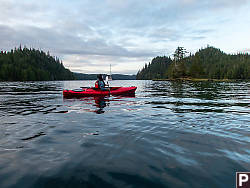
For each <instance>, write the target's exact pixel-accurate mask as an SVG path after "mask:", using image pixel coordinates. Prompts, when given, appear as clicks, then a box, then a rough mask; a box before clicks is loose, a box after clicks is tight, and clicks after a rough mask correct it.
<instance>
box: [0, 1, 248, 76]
mask: <svg viewBox="0 0 250 188" xmlns="http://www.w3.org/2000/svg"><path fill="white" fill-rule="evenodd" d="M0 4H1V6H0V17H1V20H0V41H1V45H0V49H1V50H9V49H11V48H14V47H15V46H19V45H20V44H23V45H26V46H27V47H34V48H40V49H43V50H44V51H50V52H51V53H52V54H54V55H56V56H59V57H60V58H61V59H62V60H63V62H64V64H65V66H66V67H68V68H70V69H71V70H72V71H78V72H85V73H88V72H91V73H92V72H93V73H94V72H100V70H103V71H108V69H109V64H112V69H113V71H114V72H117V73H136V72H137V71H138V69H139V68H141V67H142V65H143V64H144V63H146V62H148V61H150V60H151V59H152V58H153V57H154V56H157V55H171V54H172V53H173V51H174V49H175V48H176V47H177V46H179V45H181V46H185V47H186V48H187V49H188V50H189V51H195V50H197V49H198V48H200V47H202V46H205V45H206V44H211V45H214V46H216V47H220V48H222V49H223V50H226V51H228V52H232V51H234V50H235V51H237V50H239V49H244V48H249V46H247V45H248V44H249V42H250V41H249V39H248V40H246V39H244V37H245V38H246V37H247V33H248V31H249V30H250V27H249V26H247V25H249V24H246V23H249V21H250V19H249V18H250V16H249V13H248V12H249V11H247V10H249V8H250V3H249V2H248V1H247V0H238V1H234V0H210V1H209V0H202V1H198V0H177V1H176V0H142V1H135V0H127V1H123V0H103V1H98V0H84V1H80V0H75V1H48V0H45V1H41V2H37V1H34V0H27V1H17V0H0ZM230 28H231V31H230ZM232 28H233V29H232ZM229 38H230V39H233V40H231V42H229V40H228V39H229Z"/></svg>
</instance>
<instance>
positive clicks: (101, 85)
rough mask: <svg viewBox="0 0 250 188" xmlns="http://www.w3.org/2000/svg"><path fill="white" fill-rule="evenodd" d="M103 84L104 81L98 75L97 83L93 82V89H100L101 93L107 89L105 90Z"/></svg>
mask: <svg viewBox="0 0 250 188" xmlns="http://www.w3.org/2000/svg"><path fill="white" fill-rule="evenodd" d="M105 85H106V84H105V82H104V80H103V78H102V75H101V74H98V75H97V81H96V82H95V88H96V89H100V90H102V91H107V90H108V89H107V88H105Z"/></svg>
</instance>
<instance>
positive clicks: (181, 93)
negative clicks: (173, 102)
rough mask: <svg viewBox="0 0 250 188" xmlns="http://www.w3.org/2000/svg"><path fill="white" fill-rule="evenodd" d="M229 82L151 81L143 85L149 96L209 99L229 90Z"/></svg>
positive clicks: (221, 95) (218, 96)
mask: <svg viewBox="0 0 250 188" xmlns="http://www.w3.org/2000/svg"><path fill="white" fill-rule="evenodd" d="M230 85H231V83H223V82H211V81H201V82H189V81H153V82H151V83H150V84H147V85H145V91H146V92H150V93H149V96H168V97H174V98H198V99H205V100H211V99H216V98H221V97H223V95H224V93H226V92H228V91H231V90H232V89H233V88H232V87H230Z"/></svg>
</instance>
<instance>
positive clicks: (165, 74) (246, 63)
mask: <svg viewBox="0 0 250 188" xmlns="http://www.w3.org/2000/svg"><path fill="white" fill-rule="evenodd" d="M183 50H184V48H181V49H178V48H177V50H176V51H175V58H174V59H173V60H171V59H170V58H169V59H168V63H167V65H168V66H165V67H160V66H159V64H158V63H153V61H152V63H151V64H150V63H149V64H148V65H147V64H146V65H145V67H144V68H143V69H142V70H141V71H139V72H138V73H137V79H165V78H185V77H189V78H208V79H250V55H249V54H237V55H229V54H226V53H224V52H222V51H221V50H219V49H217V48H214V47H209V46H208V47H207V48H205V49H200V50H199V51H198V52H196V53H195V54H194V55H191V54H190V55H189V56H188V57H184V55H183V53H182V51H183ZM177 53H178V54H179V55H178V54H177ZM160 58H165V57H157V58H155V59H160ZM153 64H154V66H152V65H153ZM159 72H161V74H159Z"/></svg>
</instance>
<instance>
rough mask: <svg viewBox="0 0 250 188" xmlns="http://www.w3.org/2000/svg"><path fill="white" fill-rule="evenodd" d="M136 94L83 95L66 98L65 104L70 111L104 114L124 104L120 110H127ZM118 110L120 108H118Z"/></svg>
mask: <svg viewBox="0 0 250 188" xmlns="http://www.w3.org/2000/svg"><path fill="white" fill-rule="evenodd" d="M133 98H135V96H102V97H100V96H98V97H83V98H73V99H67V98H64V99H63V101H64V104H65V106H66V107H67V108H68V112H69V113H70V112H77V113H85V112H94V113H96V114H103V113H105V112H109V111H114V110H115V109H116V107H117V106H123V108H119V110H125V108H126V107H127V108H128V110H130V109H129V106H131V103H133V101H132V100H131V99H133ZM116 110H118V109H116Z"/></svg>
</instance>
